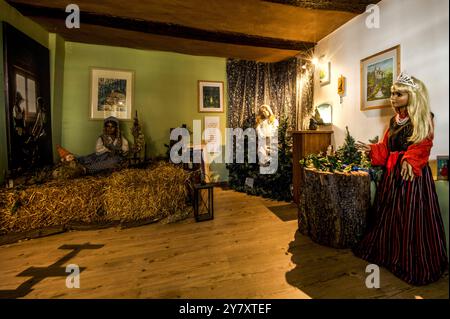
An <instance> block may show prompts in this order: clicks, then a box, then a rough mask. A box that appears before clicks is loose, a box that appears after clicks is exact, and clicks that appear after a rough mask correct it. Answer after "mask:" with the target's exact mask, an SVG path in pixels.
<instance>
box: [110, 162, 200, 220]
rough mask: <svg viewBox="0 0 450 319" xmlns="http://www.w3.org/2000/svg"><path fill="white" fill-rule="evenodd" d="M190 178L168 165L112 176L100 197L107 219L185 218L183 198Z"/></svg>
mask: <svg viewBox="0 0 450 319" xmlns="http://www.w3.org/2000/svg"><path fill="white" fill-rule="evenodd" d="M190 176H191V174H190V173H189V172H186V171H185V170H183V169H182V168H180V167H177V166H174V165H171V164H159V165H157V166H156V167H154V168H153V169H146V170H142V169H126V170H123V171H120V172H116V173H114V174H112V175H111V176H110V177H108V179H107V183H106V184H107V185H106V189H105V193H104V195H103V196H104V205H105V210H106V211H107V217H108V219H112V220H120V221H121V222H132V221H138V220H149V219H153V220H154V221H156V220H160V219H163V218H165V217H168V216H169V215H175V214H182V215H185V212H187V211H188V210H189V207H188V206H187V204H186V198H187V196H188V185H189V179H190ZM186 217H187V216H186Z"/></svg>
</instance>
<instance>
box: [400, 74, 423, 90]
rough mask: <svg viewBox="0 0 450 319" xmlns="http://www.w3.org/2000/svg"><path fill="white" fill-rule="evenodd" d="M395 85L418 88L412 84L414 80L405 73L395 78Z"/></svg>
mask: <svg viewBox="0 0 450 319" xmlns="http://www.w3.org/2000/svg"><path fill="white" fill-rule="evenodd" d="M395 82H397V83H401V84H405V85H409V86H411V87H413V88H415V89H417V88H419V86H418V85H417V84H416V83H415V82H414V80H413V79H412V78H411V77H410V76H409V75H408V74H406V73H404V72H401V73H400V75H399V76H398V77H397V81H395Z"/></svg>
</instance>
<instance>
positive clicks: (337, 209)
mask: <svg viewBox="0 0 450 319" xmlns="http://www.w3.org/2000/svg"><path fill="white" fill-rule="evenodd" d="M302 179H303V181H302V187H301V189H300V196H299V197H300V198H299V205H298V207H299V210H298V226H299V231H300V232H301V233H302V234H304V235H307V236H309V237H310V238H311V239H312V240H313V241H314V242H317V243H319V244H322V245H325V246H330V247H334V248H351V247H353V246H354V245H355V244H357V243H358V242H359V241H360V240H361V238H362V236H363V235H364V231H365V229H366V220H367V214H368V210H369V207H370V177H369V174H368V173H366V172H351V173H328V172H320V171H316V170H313V169H304V170H303V173H302Z"/></svg>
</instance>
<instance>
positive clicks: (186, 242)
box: [0, 189, 449, 299]
mask: <svg viewBox="0 0 450 319" xmlns="http://www.w3.org/2000/svg"><path fill="white" fill-rule="evenodd" d="M296 215H297V211H296V207H295V206H294V205H293V204H289V203H285V202H276V201H271V200H266V199H262V198H259V197H254V196H247V195H245V194H241V193H237V192H234V191H231V190H221V189H216V190H215V219H214V220H212V221H206V222H202V223H195V222H194V220H193V218H189V219H187V220H184V221H182V222H180V223H175V224H153V225H147V226H141V227H136V228H129V229H123V230H121V229H119V228H109V229H102V230H92V231H72V232H68V233H63V234H59V235H54V236H49V237H45V238H39V239H33V240H29V241H24V242H20V243H15V244H10V245H5V246H0V297H3V298H4V297H9V298H22V297H23V298H415V297H421V298H446V299H448V297H449V295H448V274H447V275H446V276H444V277H443V278H442V279H441V280H440V281H438V282H437V283H434V284H431V285H428V286H425V287H413V286H410V285H408V284H406V283H404V282H403V281H401V280H399V279H397V278H396V277H395V276H393V275H392V274H391V273H390V272H388V271H386V270H385V269H381V288H380V289H368V288H366V286H365V278H366V273H365V267H366V265H367V263H366V262H365V261H364V260H361V259H358V258H356V257H354V256H353V254H352V253H351V251H350V250H346V249H345V250H338V249H332V248H328V247H324V246H320V245H318V244H316V243H313V242H312V241H311V240H310V239H309V238H308V237H305V236H303V235H300V234H299V233H298V232H296V230H297V219H296ZM85 243H90V244H93V245H103V246H101V247H100V248H99V247H97V248H96V249H82V250H80V251H79V252H78V253H73V256H69V257H68V258H66V259H62V260H61V258H63V257H64V256H66V255H67V254H69V253H71V252H72V250H67V249H60V247H61V246H63V245H80V244H85ZM58 260H60V262H59V263H58ZM68 264H77V265H79V266H80V267H82V268H83V271H82V272H81V274H80V288H79V289H68V288H67V287H66V285H65V283H66V277H65V276H66V275H67V274H66V273H65V272H64V270H65V266H66V265H68ZM52 265H53V266H52ZM22 272H23V273H22ZM21 273H22V274H21ZM19 274H21V275H20V276H18V275H19Z"/></svg>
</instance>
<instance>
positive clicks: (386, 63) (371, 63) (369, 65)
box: [360, 45, 400, 111]
mask: <svg viewBox="0 0 450 319" xmlns="http://www.w3.org/2000/svg"><path fill="white" fill-rule="evenodd" d="M360 67H361V111H367V110H373V109H382V108H386V107H390V106H391V104H390V101H389V98H390V95H391V86H392V84H393V83H394V81H395V79H396V78H397V76H398V75H399V74H400V45H396V46H395V47H392V48H389V49H387V50H384V51H381V52H379V53H376V54H374V55H371V56H369V57H367V58H364V59H362V60H361V63H360Z"/></svg>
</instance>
